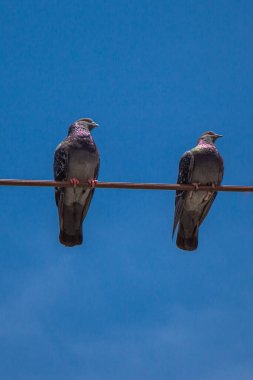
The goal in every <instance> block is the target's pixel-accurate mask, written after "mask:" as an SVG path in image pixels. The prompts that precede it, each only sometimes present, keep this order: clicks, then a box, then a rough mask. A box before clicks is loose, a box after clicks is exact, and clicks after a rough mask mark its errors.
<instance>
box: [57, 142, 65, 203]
mask: <svg viewBox="0 0 253 380" xmlns="http://www.w3.org/2000/svg"><path fill="white" fill-rule="evenodd" d="M67 172H68V149H67V143H66V142H65V141H64V142H62V143H61V144H59V145H58V147H57V148H56V151H55V155H54V179H55V181H64V180H66V178H67ZM61 192H62V188H61V187H55V201H56V205H57V206H58V204H59V201H60V197H61Z"/></svg>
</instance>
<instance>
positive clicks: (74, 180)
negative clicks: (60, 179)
mask: <svg viewBox="0 0 253 380" xmlns="http://www.w3.org/2000/svg"><path fill="white" fill-rule="evenodd" d="M70 183H71V184H72V185H73V186H74V188H76V186H77V185H79V183H80V181H79V179H77V178H71V179H70Z"/></svg>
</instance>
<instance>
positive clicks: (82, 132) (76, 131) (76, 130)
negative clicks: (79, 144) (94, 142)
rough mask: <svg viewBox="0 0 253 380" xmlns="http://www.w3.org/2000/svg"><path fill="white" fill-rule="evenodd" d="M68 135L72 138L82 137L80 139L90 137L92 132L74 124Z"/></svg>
mask: <svg viewBox="0 0 253 380" xmlns="http://www.w3.org/2000/svg"><path fill="white" fill-rule="evenodd" d="M68 135H72V136H76V137H78V136H80V137H85V136H90V132H89V130H88V129H86V128H84V127H83V126H80V125H76V124H73V125H71V126H70V127H69V133H68Z"/></svg>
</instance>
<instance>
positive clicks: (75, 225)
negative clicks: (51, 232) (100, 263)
mask: <svg viewBox="0 0 253 380" xmlns="http://www.w3.org/2000/svg"><path fill="white" fill-rule="evenodd" d="M82 213H83V208H82V205H80V204H78V203H74V204H72V205H71V206H67V205H65V204H64V205H61V207H60V208H59V218H60V234H59V240H60V242H61V243H62V244H64V245H66V246H67V247H73V246H74V245H80V244H82V242H83V234H82Z"/></svg>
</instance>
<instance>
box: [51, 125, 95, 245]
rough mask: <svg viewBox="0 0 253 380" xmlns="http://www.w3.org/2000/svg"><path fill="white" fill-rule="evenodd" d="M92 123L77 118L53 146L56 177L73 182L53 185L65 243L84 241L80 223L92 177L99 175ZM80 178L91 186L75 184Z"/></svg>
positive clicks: (72, 243)
mask: <svg viewBox="0 0 253 380" xmlns="http://www.w3.org/2000/svg"><path fill="white" fill-rule="evenodd" d="M95 127H98V124H96V123H95V122H94V121H93V120H92V119H90V118H82V119H79V120H77V121H76V122H75V123H73V124H72V125H71V126H70V127H69V131H68V136H67V137H66V138H65V139H64V140H63V141H62V142H61V143H60V144H59V145H58V146H57V148H56V150H55V155H54V178H55V181H70V182H71V183H72V185H73V187H65V188H64V187H56V188H55V201H56V205H57V207H58V213H59V224H60V235H59V240H60V242H61V243H62V244H64V245H65V246H68V247H73V246H75V245H79V244H82V242H83V234H82V223H83V220H84V218H85V216H86V214H87V212H88V209H89V206H90V203H91V200H92V197H93V194H94V181H95V180H97V178H98V171H99V164H100V158H99V152H98V149H97V147H96V144H95V142H94V140H93V138H92V136H91V130H92V129H93V128H95ZM80 181H84V182H89V181H90V183H91V186H90V187H87V188H84V187H80V186H78V187H77V185H78V184H79V182H80Z"/></svg>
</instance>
